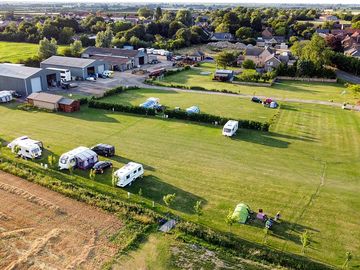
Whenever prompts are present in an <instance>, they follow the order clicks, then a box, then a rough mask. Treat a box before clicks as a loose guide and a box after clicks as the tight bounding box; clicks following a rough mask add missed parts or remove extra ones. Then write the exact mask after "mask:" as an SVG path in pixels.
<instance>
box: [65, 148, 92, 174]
mask: <svg viewBox="0 0 360 270" xmlns="http://www.w3.org/2000/svg"><path fill="white" fill-rule="evenodd" d="M98 161H99V158H98V155H97V154H96V153H95V152H94V151H92V150H91V149H89V148H87V147H84V146H80V147H77V148H75V149H73V150H71V151H69V152H66V153H64V154H62V155H61V157H60V159H59V169H60V170H65V169H70V168H74V167H77V168H79V169H81V170H86V169H89V168H92V167H93V166H94V164H95V163H96V162H98Z"/></svg>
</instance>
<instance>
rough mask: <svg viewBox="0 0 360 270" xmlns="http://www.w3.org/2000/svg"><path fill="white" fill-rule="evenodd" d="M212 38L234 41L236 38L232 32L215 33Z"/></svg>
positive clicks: (212, 39) (214, 39)
mask: <svg viewBox="0 0 360 270" xmlns="http://www.w3.org/2000/svg"><path fill="white" fill-rule="evenodd" d="M210 40H211V41H234V40H235V38H234V36H233V35H232V34H230V33H213V34H212V36H211V38H210Z"/></svg>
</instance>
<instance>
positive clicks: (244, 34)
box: [235, 27, 252, 39]
mask: <svg viewBox="0 0 360 270" xmlns="http://www.w3.org/2000/svg"><path fill="white" fill-rule="evenodd" d="M235 35H236V37H237V38H240V39H247V38H251V37H252V30H251V28H250V27H240V28H239V29H238V30H237V31H236V33H235Z"/></svg>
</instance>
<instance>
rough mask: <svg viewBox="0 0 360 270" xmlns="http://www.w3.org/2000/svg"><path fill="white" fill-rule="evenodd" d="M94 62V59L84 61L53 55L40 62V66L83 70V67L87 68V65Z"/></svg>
mask: <svg viewBox="0 0 360 270" xmlns="http://www.w3.org/2000/svg"><path fill="white" fill-rule="evenodd" d="M95 61H96V60H95V59H85V58H76V57H66V56H55V55H54V56H51V57H50V58H48V59H46V60H44V61H42V62H41V64H47V65H56V66H66V67H78V68H84V67H87V66H88V65H90V64H92V63H94V62H95Z"/></svg>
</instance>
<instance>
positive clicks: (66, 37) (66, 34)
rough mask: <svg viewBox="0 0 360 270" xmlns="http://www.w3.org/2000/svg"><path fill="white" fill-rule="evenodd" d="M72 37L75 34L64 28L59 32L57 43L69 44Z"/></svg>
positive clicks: (71, 30) (70, 29) (68, 28)
mask: <svg viewBox="0 0 360 270" xmlns="http://www.w3.org/2000/svg"><path fill="white" fill-rule="evenodd" d="M74 35H75V32H74V30H73V29H72V28H70V27H64V28H63V29H62V30H61V31H60V34H59V39H58V41H59V43H60V44H70V42H71V41H72V38H73V36H74Z"/></svg>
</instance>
